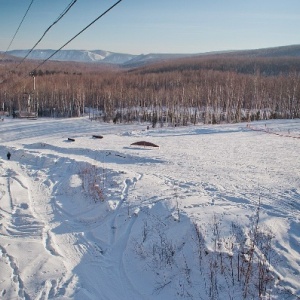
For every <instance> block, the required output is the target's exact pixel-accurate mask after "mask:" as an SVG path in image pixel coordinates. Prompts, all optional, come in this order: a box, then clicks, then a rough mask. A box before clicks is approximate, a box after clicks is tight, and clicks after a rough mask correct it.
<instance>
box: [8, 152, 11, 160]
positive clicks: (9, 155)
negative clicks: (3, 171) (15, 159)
mask: <svg viewBox="0 0 300 300" xmlns="http://www.w3.org/2000/svg"><path fill="white" fill-rule="evenodd" d="M10 157H11V154H10V152H9V151H8V152H7V159H8V160H10Z"/></svg>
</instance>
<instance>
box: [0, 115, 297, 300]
mask: <svg viewBox="0 0 300 300" xmlns="http://www.w3.org/2000/svg"><path fill="white" fill-rule="evenodd" d="M93 135H94V136H95V135H101V136H103V138H102V139H97V138H95V137H93ZM138 141H148V142H151V143H154V144H156V145H158V146H159V148H151V147H146V146H131V144H133V143H135V142H138ZM299 149H300V120H299V119H298V120H272V121H266V122H253V123H251V124H246V123H241V124H229V125H228V124H223V125H198V126H187V127H181V128H180V127H176V128H168V127H162V128H150V129H148V130H147V126H146V125H145V124H129V125H114V124H105V123H99V122H95V121H90V120H89V119H88V118H86V117H83V118H74V119H38V120H20V119H11V118H5V119H4V121H3V122H1V123H0V298H1V299H9V300H11V299H25V300H29V299H78V300H85V299H95V300H102V299H103V300H106V299H107V300H123V299H124V300H126V299H128V300H135V299H136V300H144V299H145V300H146V299H149V300H150V299H164V300H168V299H170V300H173V299H204V300H206V299H222V300H227V299H228V300H232V299H234V300H235V299H279V300H281V299H299V298H300V157H299ZM8 151H9V152H10V153H11V159H10V160H8V159H7V157H6V154H7V152H8Z"/></svg>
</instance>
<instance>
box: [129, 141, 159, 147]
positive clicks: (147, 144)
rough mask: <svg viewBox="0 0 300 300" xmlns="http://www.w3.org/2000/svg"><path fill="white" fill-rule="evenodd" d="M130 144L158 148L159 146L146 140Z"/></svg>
mask: <svg viewBox="0 0 300 300" xmlns="http://www.w3.org/2000/svg"><path fill="white" fill-rule="evenodd" d="M131 146H144V147H146V146H147V147H156V148H159V146H157V145H155V144H153V143H150V142H146V141H140V142H135V143H132V144H131Z"/></svg>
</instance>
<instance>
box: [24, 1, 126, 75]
mask: <svg viewBox="0 0 300 300" xmlns="http://www.w3.org/2000/svg"><path fill="white" fill-rule="evenodd" d="M120 2H122V0H119V1H117V2H116V3H115V4H113V5H112V6H110V7H109V8H108V9H107V10H106V11H104V12H103V13H102V14H101V15H99V16H98V17H97V18H96V19H94V20H93V21H92V22H91V23H90V24H88V25H87V26H86V27H84V28H83V29H82V30H81V31H79V32H78V33H77V34H76V35H75V36H73V37H72V38H71V39H70V40H69V41H67V42H66V43H65V44H64V45H62V46H61V47H60V48H59V49H57V50H56V51H55V52H54V53H52V54H51V55H50V56H49V57H48V58H47V59H45V60H44V61H42V62H41V63H40V64H39V65H38V66H37V67H36V68H34V69H33V70H32V71H31V72H30V73H29V74H30V75H31V74H33V73H34V72H35V71H36V70H37V69H38V68H39V67H40V66H42V65H43V64H44V63H45V62H47V61H48V60H49V59H50V58H51V57H53V56H54V55H55V54H56V53H58V52H59V51H60V50H61V49H62V48H64V47H65V46H67V45H68V44H69V43H70V42H72V41H73V40H74V39H75V38H77V37H78V36H79V35H80V34H81V33H83V32H84V31H85V30H87V29H88V28H89V27H90V26H92V25H93V24H94V23H95V22H96V21H98V20H99V19H100V18H102V17H103V16H104V15H105V14H107V13H108V12H109V11H110V10H112V9H113V8H114V7H115V6H117V5H118V4H119V3H120Z"/></svg>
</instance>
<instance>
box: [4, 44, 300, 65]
mask: <svg viewBox="0 0 300 300" xmlns="http://www.w3.org/2000/svg"><path fill="white" fill-rule="evenodd" d="M28 52H29V50H11V51H8V52H7V54H9V55H12V56H15V57H20V58H23V57H25V56H26V55H27V54H28ZM54 52H55V50H51V49H43V50H42V49H41V50H38V49H36V50H33V51H31V53H30V54H29V55H28V57H27V58H28V59H35V60H46V59H48V58H49V57H50V56H51V55H53V53H54ZM216 55H230V56H232V55H238V56H248V57H300V45H290V46H281V47H272V48H262V49H254V50H230V51H218V52H206V53H196V54H168V53H150V54H140V55H134V54H124V53H116V52H110V51H104V50H60V51H59V52H57V53H56V54H54V55H53V57H51V59H50V60H56V61H74V62H86V63H106V64H117V65H121V66H139V65H145V64H148V63H152V62H157V61H162V60H171V59H176V58H184V57H192V56H216Z"/></svg>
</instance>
